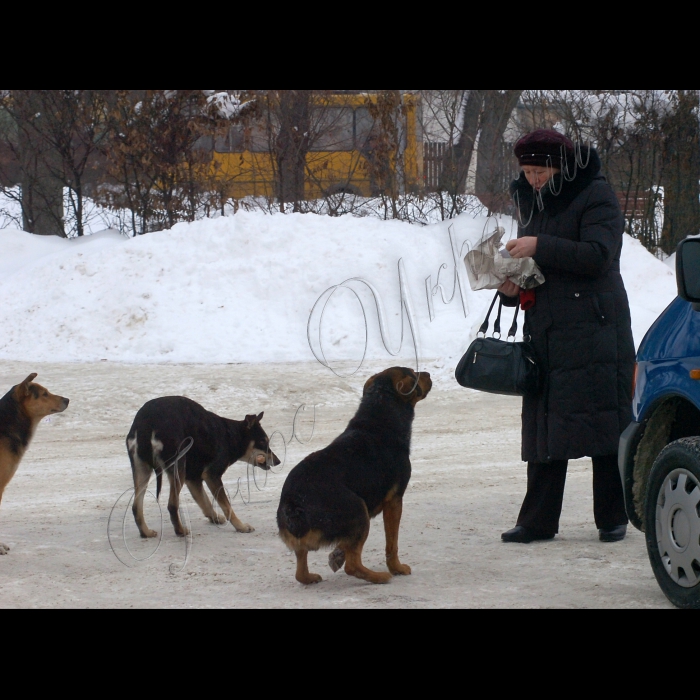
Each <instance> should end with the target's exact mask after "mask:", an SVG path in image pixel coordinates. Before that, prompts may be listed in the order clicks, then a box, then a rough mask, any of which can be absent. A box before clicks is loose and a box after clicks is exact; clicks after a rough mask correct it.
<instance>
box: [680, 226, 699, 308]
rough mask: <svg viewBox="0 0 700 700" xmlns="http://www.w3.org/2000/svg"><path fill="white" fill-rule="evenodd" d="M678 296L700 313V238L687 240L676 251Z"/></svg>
mask: <svg viewBox="0 0 700 700" xmlns="http://www.w3.org/2000/svg"><path fill="white" fill-rule="evenodd" d="M676 284H677V285H678V296H679V297H680V298H681V299H685V300H686V301H690V302H692V303H693V308H694V309H695V310H696V311H700V238H686V239H685V240H684V241H681V242H680V243H679V244H678V248H677V249H676Z"/></svg>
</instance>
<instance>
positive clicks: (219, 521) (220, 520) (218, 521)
mask: <svg viewBox="0 0 700 700" xmlns="http://www.w3.org/2000/svg"><path fill="white" fill-rule="evenodd" d="M209 522H212V523H214V525H225V524H226V523H227V522H228V520H226V516H225V515H215V516H214V517H213V518H209Z"/></svg>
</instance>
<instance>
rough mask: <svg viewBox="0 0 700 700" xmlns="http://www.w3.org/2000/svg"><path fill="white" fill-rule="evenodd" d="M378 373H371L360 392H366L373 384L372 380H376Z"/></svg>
mask: <svg viewBox="0 0 700 700" xmlns="http://www.w3.org/2000/svg"><path fill="white" fill-rule="evenodd" d="M378 376H379V375H378V374H373V375H372V376H371V377H370V378H369V379H368V380H367V381H366V382H365V385H364V387H363V388H362V393H363V394H366V393H367V392H368V391H369V390H370V389H371V388H372V386H373V385H374V382H375V381H376V379H377V377H378Z"/></svg>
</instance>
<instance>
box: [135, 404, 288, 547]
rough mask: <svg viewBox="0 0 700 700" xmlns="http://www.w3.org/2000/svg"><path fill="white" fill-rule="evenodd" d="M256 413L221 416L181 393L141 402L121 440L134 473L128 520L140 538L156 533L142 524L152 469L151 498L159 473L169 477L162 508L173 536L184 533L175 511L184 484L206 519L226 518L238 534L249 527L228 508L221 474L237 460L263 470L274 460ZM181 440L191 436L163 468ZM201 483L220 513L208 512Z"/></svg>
mask: <svg viewBox="0 0 700 700" xmlns="http://www.w3.org/2000/svg"><path fill="white" fill-rule="evenodd" d="M262 417H263V414H262V413H261V414H260V415H258V416H255V415H250V416H246V417H245V419H244V420H242V421H237V420H230V419H228V418H222V417H221V416H217V415H216V414H215V413H212V412H211V411H207V410H206V409H205V408H204V407H202V406H200V405H199V404H198V403H196V402H195V401H192V399H188V398H186V397H184V396H164V397H162V398H159V399H153V400H152V401H148V402H147V403H145V404H144V405H143V406H142V407H141V408H140V409H139V411H138V413H137V414H136V417H135V418H134V422H133V425H132V426H131V430H129V434H128V436H127V438H126V448H127V451H128V452H129V460H130V461H131V471H132V473H133V476H134V505H133V512H134V519H135V520H136V525H137V527H138V528H139V532H140V533H141V537H155V536H156V535H157V534H158V533H157V532H156V531H155V530H151V529H150V528H149V527H148V525H147V524H146V520H145V518H144V515H143V498H144V495H145V493H146V488H147V486H148V482H149V480H150V478H151V475H152V474H153V471H155V472H156V481H157V487H156V497H158V496H160V488H161V484H162V479H163V471H165V472H166V474H167V476H168V480H169V481H170V498H169V499H168V512H169V513H170V520H171V522H172V524H173V527H174V528H175V534H177V535H179V536H180V537H184V536H185V535H188V534H189V531H188V530H187V528H185V527H184V526H183V524H182V522H181V521H180V515H179V506H180V490H181V489H182V487H183V485H184V484H187V487H188V488H189V490H190V493H191V494H192V497H193V498H194V500H195V501H196V502H197V504H198V505H199V507H200V508H201V509H202V512H203V513H204V515H205V516H206V517H207V518H209V520H210V521H211V522H214V523H218V524H220V525H223V524H224V523H225V522H227V521H230V522H231V524H232V525H233V526H234V527H235V528H236V530H238V532H253V530H254V528H252V527H251V526H250V525H247V524H245V523H243V522H241V521H240V520H239V519H238V518H237V517H236V514H235V513H234V512H233V508H232V507H231V503H230V502H229V500H228V497H227V496H226V490H225V488H224V484H223V482H222V480H221V478H222V476H223V475H224V472H225V471H226V470H227V469H228V468H229V467H230V466H231V465H232V464H233V463H234V462H236V461H238V460H242V461H246V462H250V463H251V464H254V465H256V466H258V467H260V468H262V469H266V470H267V469H269V468H270V467H271V466H276V465H278V464H279V463H280V461H279V459H277V457H276V456H275V455H274V454H273V453H272V452H271V451H270V449H269V440H268V437H267V435H266V433H265V431H264V430H263V429H262V426H261V425H260V421H261V420H262ZM187 438H192V440H193V443H192V447H191V448H190V450H189V452H187V454H186V455H185V457H184V458H183V459H181V460H179V462H177V463H176V464H173V465H172V466H171V467H170V468H167V469H166V466H167V465H168V463H169V462H170V461H172V458H174V457H175V456H176V454H177V452H178V449H179V448H180V446H181V445H182V444H183V442H184V441H186V440H187ZM203 481H204V482H206V484H207V486H208V487H209V490H210V491H211V492H212V495H213V496H214V498H215V499H216V501H217V503H218V504H219V505H220V506H221V509H222V510H223V513H224V515H223V516H220V515H217V514H216V513H215V512H214V508H213V506H212V504H211V501H210V500H209V497H208V496H207V494H206V493H205V491H204V486H203V484H202V482H203Z"/></svg>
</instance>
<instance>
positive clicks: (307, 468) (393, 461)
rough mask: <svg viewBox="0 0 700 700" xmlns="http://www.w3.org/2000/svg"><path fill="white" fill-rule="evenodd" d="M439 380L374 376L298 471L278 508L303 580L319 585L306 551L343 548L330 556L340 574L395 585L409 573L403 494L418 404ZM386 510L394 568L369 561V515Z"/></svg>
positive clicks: (404, 371)
mask: <svg viewBox="0 0 700 700" xmlns="http://www.w3.org/2000/svg"><path fill="white" fill-rule="evenodd" d="M431 386H432V382H431V380H430V375H429V374H428V373H427V372H421V373H420V374H418V375H417V374H416V373H415V372H414V371H413V370H411V369H408V368H406V367H391V368H390V369H387V370H384V371H383V372H380V373H379V374H375V375H374V376H373V377H370V378H369V379H368V380H367V383H366V384H365V387H364V390H363V395H362V401H361V403H360V407H359V408H358V410H357V413H356V414H355V417H354V418H353V419H352V420H351V421H350V423H348V427H347V428H346V429H345V431H344V432H343V433H342V434H341V435H339V436H338V437H337V438H336V439H335V440H334V441H333V442H332V443H331V444H330V445H328V447H326V448H324V449H322V450H319V451H318V452H314V453H312V454H310V455H309V456H308V457H306V458H305V459H304V460H302V461H301V462H300V463H299V464H297V466H296V467H294V469H292V470H291V472H290V473H289V476H288V477H287V480H286V481H285V483H284V487H283V488H282V495H281V497H280V505H279V508H278V510H277V525H278V526H279V534H280V537H281V538H282V540H283V541H284V542H285V544H286V545H287V546H288V547H289V548H290V549H291V550H293V551H294V552H295V553H296V557H297V571H296V579H297V581H299V582H300V583H304V584H308V583H318V582H319V581H321V580H322V579H321V577H320V576H319V575H318V574H312V573H309V568H308V564H307V556H308V553H309V551H315V550H317V549H319V548H321V547H324V546H334V545H337V548H336V549H335V551H334V552H333V553H332V554H331V555H330V557H329V564H330V566H331V568H332V569H333V571H337V570H338V569H339V568H340V567H342V566H343V563H344V564H345V573H346V574H349V575H350V576H357V577H358V578H361V579H364V580H366V581H369V582H371V583H388V582H389V581H390V580H391V577H392V574H393V575H396V574H405V575H407V574H410V573H411V569H410V567H408V566H406V565H405V564H402V563H401V562H400V561H399V553H398V552H399V546H398V542H399V523H400V521H401V511H402V503H403V494H404V491H405V490H406V487H407V486H408V481H409V479H410V478H411V460H410V458H409V452H410V444H411V426H412V424H413V417H414V408H415V405H416V403H417V402H418V401H420V400H421V399H424V398H425V397H426V396H427V395H428V392H429V391H430V388H431ZM379 513H384V531H385V533H386V563H387V567H388V568H389V571H390V572H391V573H388V574H387V573H383V572H382V573H380V572H377V571H371V570H370V569H367V568H366V567H365V566H363V564H362V547H363V546H364V543H365V541H366V540H367V536H368V535H369V523H370V518H373V517H375V516H376V515H379Z"/></svg>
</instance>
